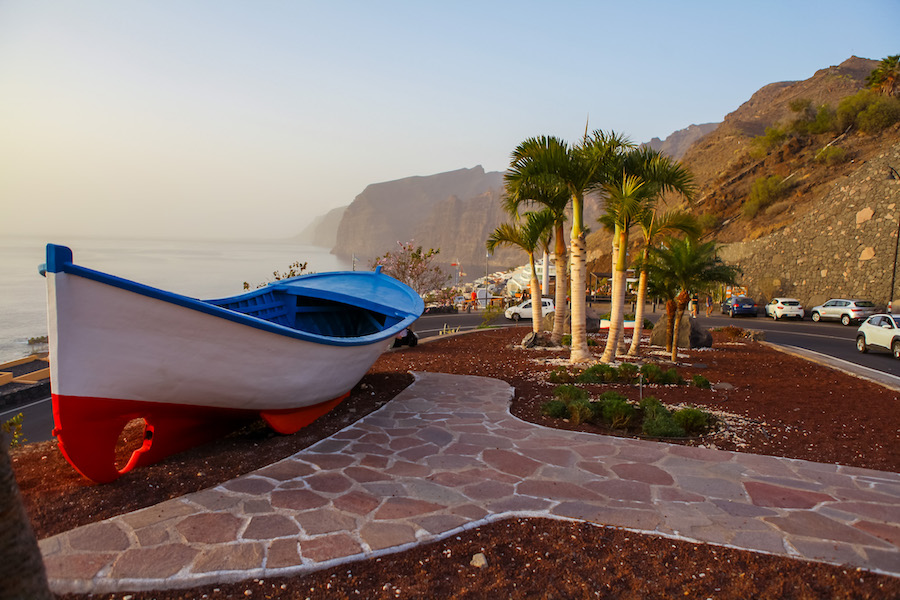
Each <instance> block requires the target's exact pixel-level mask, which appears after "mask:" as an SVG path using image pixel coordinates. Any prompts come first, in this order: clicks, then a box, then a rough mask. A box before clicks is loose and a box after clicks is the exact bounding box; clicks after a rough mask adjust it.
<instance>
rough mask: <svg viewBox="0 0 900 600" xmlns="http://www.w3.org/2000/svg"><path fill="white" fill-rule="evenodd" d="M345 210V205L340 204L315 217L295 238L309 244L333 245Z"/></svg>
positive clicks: (330, 246) (323, 246)
mask: <svg viewBox="0 0 900 600" xmlns="http://www.w3.org/2000/svg"><path fill="white" fill-rule="evenodd" d="M346 210H347V207H346V206H340V207H338V208H334V209H331V210H330V211H328V212H327V213H325V214H324V215H320V216H318V217H316V218H315V219H313V222H312V223H310V224H309V225H308V226H307V227H306V229H304V230H303V231H301V232H300V235H298V236H297V237H296V238H295V239H296V240H297V241H298V242H301V243H303V244H309V245H310V246H320V247H322V248H332V247H334V245H335V243H337V232H338V227H339V226H340V224H341V219H342V218H343V216H344V212H345V211H346Z"/></svg>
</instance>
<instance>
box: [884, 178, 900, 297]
mask: <svg viewBox="0 0 900 600" xmlns="http://www.w3.org/2000/svg"><path fill="white" fill-rule="evenodd" d="M887 178H888V179H900V173H897V169H895V168H894V167H892V166H890V165H888V176H887ZM898 250H900V218H898V219H897V237H896V239H895V240H894V268H893V269H891V291H890V294H888V305H887V311H888V313H893V310H894V307H893V303H894V283H895V281H896V279H897V252H898Z"/></svg>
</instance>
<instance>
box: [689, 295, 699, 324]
mask: <svg viewBox="0 0 900 600" xmlns="http://www.w3.org/2000/svg"><path fill="white" fill-rule="evenodd" d="M699 304H700V298H698V297H697V294H694V295H693V296H691V316H692V317H693V318H695V319H696V318H697V310H698V308H699Z"/></svg>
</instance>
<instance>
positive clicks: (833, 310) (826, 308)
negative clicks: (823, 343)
mask: <svg viewBox="0 0 900 600" xmlns="http://www.w3.org/2000/svg"><path fill="white" fill-rule="evenodd" d="M876 312H878V310H877V309H876V308H875V303H874V302H872V301H871V300H858V299H849V298H832V299H831V300H829V301H828V302H826V303H825V304H822V305H820V306H816V307H814V308H813V309H812V310H810V311H809V313H810V316H811V317H812V320H813V321H816V322H817V323H818V322H819V321H820V320H822V319H837V320H839V321H840V322H841V324H842V325H849V324H850V323H852V322H853V321H857V322H858V321H862V320H863V319H865V318H867V317H871V316H872V315H874V314H875V313H876Z"/></svg>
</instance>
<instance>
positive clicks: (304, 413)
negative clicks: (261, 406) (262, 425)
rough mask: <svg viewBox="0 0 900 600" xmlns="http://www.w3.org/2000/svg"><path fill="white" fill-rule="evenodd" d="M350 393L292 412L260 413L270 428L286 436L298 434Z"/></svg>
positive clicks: (294, 409)
mask: <svg viewBox="0 0 900 600" xmlns="http://www.w3.org/2000/svg"><path fill="white" fill-rule="evenodd" d="M349 395H350V392H347V393H346V394H344V395H343V396H340V397H338V398H335V399H334V400H329V401H327V402H322V403H320V404H315V405H313V406H305V407H303V408H293V409H290V410H269V411H262V412H260V413H259V416H261V417H262V418H263V419H264V420H265V422H266V423H268V425H269V427H271V428H272V429H274V430H275V431H277V432H278V433H282V434H285V435H290V434H292V433H297V432H298V431H300V430H301V429H303V428H304V427H306V426H307V425H309V424H310V423H312V422H313V421H315V420H316V419H318V418H319V417H321V416H322V415H324V414H326V413H327V412H329V411H331V409H333V408H334V407H335V406H337V405H338V404H340V403H341V401H342V400H344V399H345V398H346V397H347V396H349Z"/></svg>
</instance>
